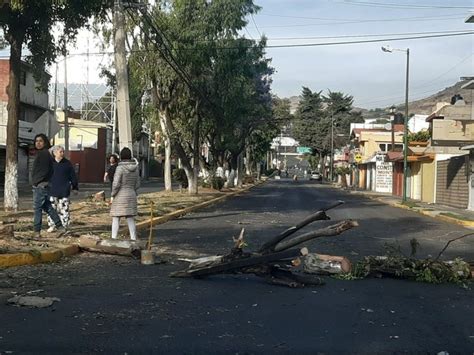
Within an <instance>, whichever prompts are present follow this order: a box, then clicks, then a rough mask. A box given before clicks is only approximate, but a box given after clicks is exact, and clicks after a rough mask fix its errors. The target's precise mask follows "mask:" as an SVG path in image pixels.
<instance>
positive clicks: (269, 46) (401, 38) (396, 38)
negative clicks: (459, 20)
mask: <svg viewBox="0 0 474 355" xmlns="http://www.w3.org/2000/svg"><path fill="white" fill-rule="evenodd" d="M472 34H474V31H466V32H453V33H442V34H433V35H421V36H403V37H390V38H382V39H370V40H357V41H339V42H319V43H296V44H281V45H269V44H267V45H265V48H296V47H323V46H336V45H350V44H363V43H378V42H388V41H405V40H415V39H426V38H444V37H456V36H466V35H472ZM243 48H251V47H250V46H249V47H235V46H228V47H217V48H216V49H219V50H235V49H243ZM175 50H176V51H177V52H179V51H183V52H186V51H200V50H203V49H201V48H196V47H193V48H180V49H175ZM156 51H158V50H155V51H154V50H149V49H140V50H131V51H128V52H127V53H128V54H130V53H146V52H156ZM103 54H108V55H112V54H114V52H113V51H100V52H90V53H89V55H103ZM81 55H87V52H79V53H69V54H68V57H70V56H81ZM5 57H8V56H5ZM0 58H1V57H0Z"/></svg>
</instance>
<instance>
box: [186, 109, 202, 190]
mask: <svg viewBox="0 0 474 355" xmlns="http://www.w3.org/2000/svg"><path fill="white" fill-rule="evenodd" d="M198 105H199V104H198V103H197V104H196V116H197V117H196V118H197V120H196V123H195V124H194V132H193V176H192V179H193V183H192V185H193V186H192V189H191V184H189V189H188V192H189V193H190V194H194V195H195V194H197V193H198V192H199V191H198V189H199V186H198V185H199V183H198V177H199V156H200V155H201V144H200V142H199V129H200V123H201V119H200V117H199V114H198V113H197V111H198V109H199V107H198Z"/></svg>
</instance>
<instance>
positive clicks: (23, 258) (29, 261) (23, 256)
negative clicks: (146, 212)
mask: <svg viewBox="0 0 474 355" xmlns="http://www.w3.org/2000/svg"><path fill="white" fill-rule="evenodd" d="M266 181H267V180H263V181H259V182H257V183H255V184H254V185H251V186H248V187H246V188H244V189H242V190H239V191H235V192H232V193H229V194H226V195H223V196H219V197H217V198H214V199H211V200H209V201H204V202H201V203H198V204H197V205H194V206H190V207H186V208H183V209H180V210H177V211H173V212H171V213H168V214H166V215H164V216H159V217H155V218H153V225H158V224H163V223H166V222H168V221H170V220H173V219H176V218H179V217H181V216H184V215H185V214H188V213H190V212H193V211H195V210H198V209H200V208H204V207H207V206H210V205H213V204H216V203H218V202H221V201H224V200H226V199H228V198H230V197H234V196H237V195H240V194H242V193H244V192H247V191H248V190H250V189H252V188H254V187H256V186H259V185H261V184H264V183H265V182H266ZM149 226H150V220H147V221H143V222H140V223H137V229H144V228H147V227H149ZM127 232H128V230H127ZM79 252H80V249H79V246H78V245H75V244H73V245H69V246H67V247H64V248H58V249H52V250H45V251H41V252H37V253H34V252H32V253H15V254H0V268H7V267H13V266H22V265H34V264H40V263H51V262H55V261H58V260H60V259H62V258H64V257H66V256H71V255H75V254H78V253H79Z"/></svg>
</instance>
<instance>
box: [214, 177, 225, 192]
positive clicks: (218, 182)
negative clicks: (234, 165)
mask: <svg viewBox="0 0 474 355" xmlns="http://www.w3.org/2000/svg"><path fill="white" fill-rule="evenodd" d="M211 187H212V188H213V189H214V190H218V191H220V190H222V188H223V187H224V179H223V178H221V177H220V176H213V177H212V178H211Z"/></svg>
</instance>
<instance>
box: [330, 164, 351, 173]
mask: <svg viewBox="0 0 474 355" xmlns="http://www.w3.org/2000/svg"><path fill="white" fill-rule="evenodd" d="M334 172H335V173H336V174H337V175H347V174H350V173H351V168H349V167H348V166H338V167H337V168H336V169H335V170H334Z"/></svg>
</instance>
